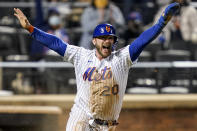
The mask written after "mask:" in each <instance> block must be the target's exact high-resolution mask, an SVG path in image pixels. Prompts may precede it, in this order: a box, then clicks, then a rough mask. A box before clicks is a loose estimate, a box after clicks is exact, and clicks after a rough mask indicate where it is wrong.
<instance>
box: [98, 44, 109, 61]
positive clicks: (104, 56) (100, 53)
mask: <svg viewBox="0 0 197 131" xmlns="http://www.w3.org/2000/svg"><path fill="white" fill-rule="evenodd" d="M95 47H96V50H97V51H98V53H99V55H101V56H102V57H103V58H106V57H108V56H109V55H110V54H111V51H112V47H111V46H110V47H108V48H107V49H108V51H109V53H108V54H104V53H103V52H102V49H104V46H103V45H102V46H99V45H98V44H97V43H96V44H95Z"/></svg>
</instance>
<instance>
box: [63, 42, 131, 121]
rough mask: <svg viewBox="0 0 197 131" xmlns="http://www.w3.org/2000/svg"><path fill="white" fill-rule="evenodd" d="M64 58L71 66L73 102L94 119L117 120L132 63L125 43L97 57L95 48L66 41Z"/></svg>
mask: <svg viewBox="0 0 197 131" xmlns="http://www.w3.org/2000/svg"><path fill="white" fill-rule="evenodd" d="M64 61H67V62H71V63H72V64H73V65H74V67H75V75H76V81H77V95H76V98H75V105H74V106H76V107H77V108H78V109H80V110H83V111H84V112H85V113H86V114H87V115H88V116H89V117H92V118H95V119H102V120H117V119H118V117H119V113H120V111H121V107H122V101H123V96H124V94H125V89H126V84H127V78H128V72H129V69H130V67H131V66H132V61H131V59H130V55H129V46H126V47H125V48H123V49H120V50H118V51H115V52H112V54H111V55H110V56H108V57H107V58H105V59H102V60H99V59H98V58H97V57H96V49H95V50H87V49H84V48H82V47H77V46H73V45H67V49H66V52H65V55H64ZM73 108H74V107H73ZM72 112H75V110H74V109H72Z"/></svg>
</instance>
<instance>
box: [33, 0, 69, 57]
mask: <svg viewBox="0 0 197 131" xmlns="http://www.w3.org/2000/svg"><path fill="white" fill-rule="evenodd" d="M35 2H36V18H35V24H34V25H35V26H36V27H38V28H40V29H42V30H43V31H46V32H48V33H51V34H54V35H56V36H57V37H59V38H61V39H62V40H64V41H65V42H67V43H68V42H69V36H68V35H67V33H66V31H65V29H64V28H63V26H62V20H61V16H60V13H59V11H58V10H57V9H56V8H55V7H52V8H49V9H48V16H47V18H46V20H45V19H44V17H43V14H44V13H43V10H42V8H43V7H42V2H41V0H36V1H35ZM31 55H32V56H33V58H36V60H39V59H41V58H42V57H43V56H44V55H56V53H54V52H53V51H52V50H50V49H48V48H46V47H44V46H42V44H40V43H39V42H38V41H35V40H33V42H32V46H31Z"/></svg>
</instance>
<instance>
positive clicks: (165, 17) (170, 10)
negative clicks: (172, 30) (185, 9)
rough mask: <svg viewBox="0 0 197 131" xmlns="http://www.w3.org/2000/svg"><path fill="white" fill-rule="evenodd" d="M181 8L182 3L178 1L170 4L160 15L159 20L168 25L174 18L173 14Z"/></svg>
mask: <svg viewBox="0 0 197 131" xmlns="http://www.w3.org/2000/svg"><path fill="white" fill-rule="evenodd" d="M179 8H180V3H177V2H175V3H172V4H170V5H168V7H167V8H166V9H165V11H164V12H163V14H162V16H161V17H160V19H159V22H161V23H162V24H164V25H166V24H167V23H168V22H169V20H170V19H171V18H172V16H173V15H174V14H175V13H176V12H177V11H178V10H179Z"/></svg>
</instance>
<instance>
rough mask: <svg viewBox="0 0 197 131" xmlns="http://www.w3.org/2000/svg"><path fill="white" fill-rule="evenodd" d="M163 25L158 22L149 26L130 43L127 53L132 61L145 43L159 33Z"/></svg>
mask: <svg viewBox="0 0 197 131" xmlns="http://www.w3.org/2000/svg"><path fill="white" fill-rule="evenodd" d="M163 27H164V26H162V25H161V24H159V23H158V24H155V25H154V26H152V27H151V28H149V29H147V30H146V31H144V32H143V33H142V34H141V35H140V36H139V37H138V38H137V39H136V40H135V41H133V42H132V43H131V44H130V47H129V53H130V58H131V60H132V61H135V60H136V59H137V58H138V56H139V55H140V53H141V52H142V50H143V49H144V48H145V47H146V45H148V44H149V43H150V42H151V41H152V40H154V39H155V38H156V37H157V36H158V35H159V33H160V32H161V31H162V29H163Z"/></svg>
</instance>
